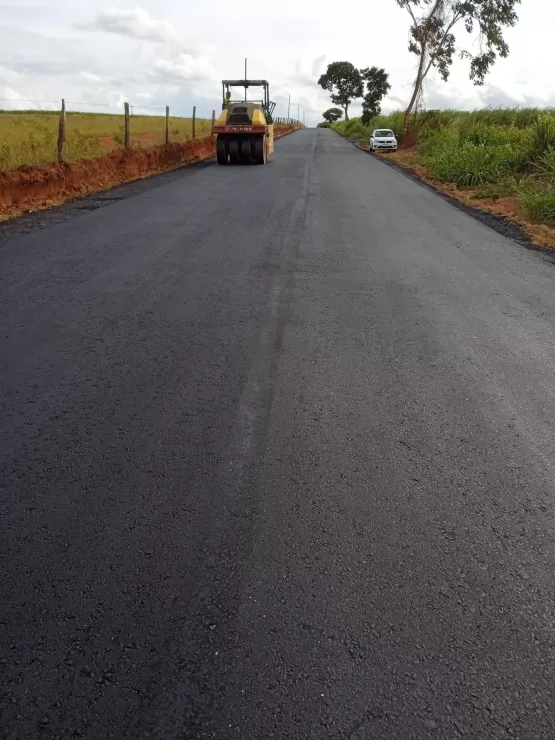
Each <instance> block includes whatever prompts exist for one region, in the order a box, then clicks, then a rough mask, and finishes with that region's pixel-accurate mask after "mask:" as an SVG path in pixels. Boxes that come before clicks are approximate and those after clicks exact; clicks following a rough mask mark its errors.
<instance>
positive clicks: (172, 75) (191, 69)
mask: <svg viewBox="0 0 555 740" xmlns="http://www.w3.org/2000/svg"><path fill="white" fill-rule="evenodd" d="M152 75H153V76H154V77H156V78H157V79H158V80H165V81H177V82H183V81H184V80H185V81H187V82H201V81H203V80H213V79H215V75H214V69H213V67H212V65H211V64H210V63H209V62H208V61H207V60H205V59H194V58H193V57H192V56H191V55H190V54H178V55H177V56H176V57H174V58H170V59H158V60H157V61H156V63H155V65H154V69H153V71H152Z"/></svg>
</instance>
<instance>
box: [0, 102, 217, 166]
mask: <svg viewBox="0 0 555 740" xmlns="http://www.w3.org/2000/svg"><path fill="white" fill-rule="evenodd" d="M58 120H59V114H58V113H57V112H53V113H51V112H47V111H44V112H42V111H41V112H38V113H37V112H36V111H29V112H27V111H22V112H19V111H18V112H13V111H0V171H1V170H11V169H15V168H16V167H20V166H21V165H42V164H49V163H50V162H54V161H56V159H57V156H58V154H57V152H58V148H57V141H58ZM192 126H193V122H192V119H191V118H170V140H171V141H172V142H183V141H187V140H188V139H190V138H191V137H192ZM211 127H212V122H211V121H210V120H206V119H197V122H196V135H197V137H201V136H206V135H208V134H209V133H210V131H211ZM165 131H166V119H165V117H164V116H131V144H132V146H142V147H146V146H156V145H157V144H163V143H164V141H165ZM66 137H67V141H66V148H65V159H66V160H67V161H68V162H71V161H74V160H76V159H83V158H87V157H98V156H101V155H102V154H106V153H108V152H110V151H113V150H114V149H116V148H118V147H122V146H123V115H121V116H119V115H110V114H104V113H67V114H66Z"/></svg>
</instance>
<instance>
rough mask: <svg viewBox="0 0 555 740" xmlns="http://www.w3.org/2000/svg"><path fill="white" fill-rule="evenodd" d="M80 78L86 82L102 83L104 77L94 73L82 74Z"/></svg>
mask: <svg viewBox="0 0 555 740" xmlns="http://www.w3.org/2000/svg"><path fill="white" fill-rule="evenodd" d="M79 76H80V78H81V79H82V80H84V81H85V82H102V77H100V76H99V75H95V74H93V72H80V74H79Z"/></svg>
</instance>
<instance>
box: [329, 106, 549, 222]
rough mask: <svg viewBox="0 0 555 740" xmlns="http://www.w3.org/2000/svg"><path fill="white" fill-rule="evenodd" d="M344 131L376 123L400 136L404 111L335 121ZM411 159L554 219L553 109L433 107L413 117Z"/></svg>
mask: <svg viewBox="0 0 555 740" xmlns="http://www.w3.org/2000/svg"><path fill="white" fill-rule="evenodd" d="M333 128H334V129H335V131H337V132H338V133H339V134H341V135H342V136H346V137H348V138H351V139H365V140H367V139H368V138H369V136H370V132H371V131H372V130H373V129H374V128H391V129H393V131H395V133H396V134H397V135H399V136H400V138H401V144H402V136H401V134H402V130H403V114H402V113H400V112H398V113H393V114H392V115H390V116H379V117H377V118H376V119H375V120H374V121H372V123H371V124H370V125H369V126H364V125H363V124H362V122H361V120H360V119H357V118H355V119H352V120H350V121H347V122H345V121H341V122H340V123H338V124H336V125H334V127H333ZM411 132H412V133H413V134H415V136H416V145H417V153H416V154H415V161H417V162H418V163H420V164H422V165H424V166H425V167H426V169H427V172H428V174H429V176H430V177H431V178H432V179H434V180H437V181H439V182H443V183H451V184H454V185H456V186H457V187H459V188H474V189H476V188H480V189H482V192H483V193H484V195H485V196H487V197H492V198H494V199H495V198H498V197H500V196H501V195H514V196H516V197H517V198H518V200H519V202H520V204H521V206H522V209H523V210H524V212H525V213H527V214H528V216H529V217H530V218H531V219H533V220H534V221H536V222H538V223H543V224H549V225H555V110H553V109H539V108H514V109H510V108H499V109H487V110H476V111H456V110H437V111H425V112H422V113H420V114H418V115H417V116H416V117H415V118H414V119H413V121H412V125H411Z"/></svg>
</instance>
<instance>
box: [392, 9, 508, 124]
mask: <svg viewBox="0 0 555 740" xmlns="http://www.w3.org/2000/svg"><path fill="white" fill-rule="evenodd" d="M395 2H396V3H397V5H399V6H400V7H401V8H404V9H405V10H406V11H407V13H408V14H409V15H410V19H411V27H410V42H409V51H411V52H412V53H413V54H416V56H417V57H418V68H417V73H416V80H415V82H414V90H413V93H412V96H411V99H410V102H409V105H408V107H407V109H406V111H405V123H404V128H405V131H406V130H407V129H408V123H409V116H410V114H411V113H412V110H413V108H414V106H415V103H416V101H417V100H418V96H419V94H420V92H421V91H422V84H423V82H424V80H425V79H426V75H427V74H428V72H429V71H430V69H431V68H432V67H435V69H437V71H438V72H439V74H440V76H441V78H442V80H444V81H447V79H448V77H449V72H450V67H451V64H452V63H453V57H454V54H455V35H454V29H455V27H456V26H458V25H461V24H462V25H464V27H465V29H466V31H467V32H468V33H469V34H470V33H473V32H474V31H475V30H477V31H478V51H477V52H476V53H472V52H470V51H468V50H463V51H461V52H460V56H461V58H466V59H468V60H470V79H471V80H472V81H473V82H474V84H476V85H483V83H484V78H485V76H486V75H487V73H488V72H489V70H490V68H491V66H492V65H493V64H494V63H495V60H496V59H497V57H498V56H499V57H502V58H505V57H507V56H508V54H509V47H508V46H507V43H506V42H505V39H504V38H503V31H504V29H505V28H507V27H510V26H514V25H515V23H516V22H517V20H518V16H517V14H516V11H515V7H516V6H517V5H518V4H519V3H520V0H395Z"/></svg>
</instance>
